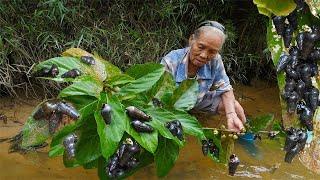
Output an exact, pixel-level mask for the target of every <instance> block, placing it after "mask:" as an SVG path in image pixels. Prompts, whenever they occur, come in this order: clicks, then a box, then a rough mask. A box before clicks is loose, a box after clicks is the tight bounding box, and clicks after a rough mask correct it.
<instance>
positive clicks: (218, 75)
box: [213, 58, 232, 96]
mask: <svg viewBox="0 0 320 180" xmlns="http://www.w3.org/2000/svg"><path fill="white" fill-rule="evenodd" d="M214 77H215V78H214V80H213V82H214V85H215V86H217V89H216V94H215V95H216V96H220V95H221V94H223V93H224V92H227V91H230V90H232V86H231V84H230V80H229V77H228V75H227V73H226V70H225V68H224V65H223V62H222V59H221V58H218V59H217V64H216V67H215V76H214Z"/></svg>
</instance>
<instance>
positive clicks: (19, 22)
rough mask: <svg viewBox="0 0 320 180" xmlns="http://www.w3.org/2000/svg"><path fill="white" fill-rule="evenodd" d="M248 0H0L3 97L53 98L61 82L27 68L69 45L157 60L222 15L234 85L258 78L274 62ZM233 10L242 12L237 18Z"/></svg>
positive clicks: (133, 60) (119, 61)
mask: <svg viewBox="0 0 320 180" xmlns="http://www.w3.org/2000/svg"><path fill="white" fill-rule="evenodd" d="M250 3H251V2H250V1H248V2H247V3H244V2H241V3H238V2H237V1H235V2H232V1H221V0H213V1H208V0H192V1H186V0H171V1H163V0H155V1H142V0H137V1H125V0H118V1H115V0H111V1H107V0H92V1H89V0H78V1H75V0H30V1H27V2H26V1H23V0H3V1H2V2H1V3H0V27H1V29H0V80H1V81H0V95H1V94H2V95H10V96H18V94H19V92H24V93H25V94H26V95H27V96H37V93H35V92H36V91H37V90H38V89H42V90H43V91H44V92H45V94H46V95H48V96H52V95H54V94H55V93H56V92H57V90H59V86H58V85H56V84H52V83H50V82H47V81H38V80H36V79H34V78H33V77H31V76H30V68H32V66H33V65H34V64H35V63H37V62H39V61H43V60H46V59H49V58H51V57H54V56H58V55H59V54H60V53H61V52H62V51H64V50H65V49H67V48H70V47H80V48H82V49H85V50H87V51H96V52H97V53H99V54H100V55H102V56H103V57H105V58H106V59H108V60H109V61H111V62H112V63H114V64H116V65H117V66H119V67H120V68H121V69H126V68H128V67H129V66H131V65H132V64H137V63H145V62H150V61H159V60H160V59H161V57H162V56H163V55H165V54H166V53H168V52H169V51H170V50H173V49H177V48H182V47H185V46H186V44H187V40H188V37H189V35H190V34H191V32H192V31H193V30H194V29H195V27H196V25H197V24H198V23H199V22H201V21H203V20H206V19H211V20H218V21H220V22H222V23H223V24H225V26H226V27H227V31H228V37H229V38H228V39H227V41H226V44H225V46H224V50H223V57H224V62H225V66H226V69H227V71H228V74H229V75H230V77H231V78H232V79H233V80H234V82H238V81H242V82H249V81H250V79H251V78H254V77H252V74H254V73H252V71H253V70H254V72H255V74H258V75H259V72H263V73H265V71H266V72H268V73H269V74H272V73H273V69H272V63H269V61H267V58H266V57H265V56H264V54H263V50H264V49H265V48H266V43H265V35H261V34H265V28H264V27H265V24H264V23H265V21H266V19H264V18H265V17H263V16H262V15H259V13H258V11H257V9H256V7H255V6H250ZM243 4H247V5H248V7H244V5H243ZM251 4H252V3H251ZM252 5H253V4H252ZM241 8H243V9H241ZM234 12H239V13H240V15H241V16H238V15H233V13H234ZM239 17H241V18H239ZM273 78H274V77H272V76H271V77H270V79H273ZM246 79H247V80H246ZM35 89H37V90H35Z"/></svg>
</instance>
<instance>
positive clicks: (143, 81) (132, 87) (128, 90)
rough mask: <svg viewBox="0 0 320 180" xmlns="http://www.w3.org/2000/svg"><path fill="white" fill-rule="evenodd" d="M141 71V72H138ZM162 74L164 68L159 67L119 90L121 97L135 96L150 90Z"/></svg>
mask: <svg viewBox="0 0 320 180" xmlns="http://www.w3.org/2000/svg"><path fill="white" fill-rule="evenodd" d="M140 71H141V70H140ZM163 73H164V68H163V67H162V66H160V67H159V68H157V69H155V70H154V71H152V72H150V73H147V74H145V75H144V76H142V77H140V78H139V79H136V80H135V81H133V82H131V83H129V84H127V85H125V86H123V87H122V88H121V90H120V95H121V96H128V95H135V94H138V93H141V92H144V91H147V90H149V89H151V88H152V87H153V86H154V85H155V84H156V82H157V81H158V80H159V79H160V78H161V76H162V74H163Z"/></svg>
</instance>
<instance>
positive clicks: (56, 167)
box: [0, 82, 320, 179]
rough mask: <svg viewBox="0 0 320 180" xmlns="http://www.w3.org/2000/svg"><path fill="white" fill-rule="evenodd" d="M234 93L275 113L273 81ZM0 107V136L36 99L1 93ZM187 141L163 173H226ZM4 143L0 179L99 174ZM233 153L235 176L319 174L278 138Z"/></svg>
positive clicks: (12, 129) (249, 106) (253, 107)
mask: <svg viewBox="0 0 320 180" xmlns="http://www.w3.org/2000/svg"><path fill="white" fill-rule="evenodd" d="M235 89H236V90H235V91H236V95H237V98H238V100H239V102H240V103H241V104H242V105H243V107H244V108H245V111H246V113H247V114H249V115H252V116H255V115H261V114H266V113H274V114H275V117H276V118H278V119H279V118H280V117H281V115H280V105H279V91H278V89H277V87H276V86H274V85H267V84H266V83H262V82H257V83H256V84H255V85H254V86H253V87H246V86H238V87H237V86H236V87H235ZM0 101H1V104H0V113H4V114H5V115H6V116H8V123H7V124H3V122H2V121H0V138H3V137H10V136H13V135H15V134H16V133H17V132H18V131H19V129H20V128H21V127H22V126H21V124H19V123H14V122H13V121H12V120H19V121H21V122H23V121H24V120H25V119H26V117H27V116H28V115H29V114H30V112H31V111H32V109H33V107H34V106H35V105H36V104H37V103H38V102H37V101H28V102H21V101H17V100H14V101H13V100H9V99H1V100H0ZM219 118H220V117H204V118H202V119H201V123H202V124H203V125H204V126H207V127H213V126H214V125H217V124H221V123H223V122H222V121H220V120H219ZM187 142H188V143H187V145H186V146H185V147H184V148H183V149H182V150H181V152H180V157H179V159H178V161H177V163H176V165H175V167H174V168H173V169H172V171H171V172H170V173H169V175H168V176H167V177H166V178H165V179H229V178H231V177H230V176H228V171H227V167H226V166H225V165H222V164H215V163H213V162H212V160H210V159H209V158H206V157H204V156H203V155H202V152H201V146H200V144H199V143H198V142H197V140H196V139H195V138H193V137H187ZM8 147H9V144H7V143H0V171H1V173H0V179H28V178H29V179H89V178H90V179H98V177H97V174H96V170H84V169H83V168H81V167H77V168H64V166H63V162H62V158H54V159H50V158H48V155H47V149H43V150H42V151H41V152H39V153H29V154H26V155H20V154H17V153H12V154H8ZM235 153H236V154H237V156H238V157H239V158H240V161H241V164H240V165H239V167H238V171H237V173H236V174H235V177H234V178H235V179H237V178H241V179H248V178H254V179H255V178H264V179H320V176H319V175H316V174H314V173H312V172H310V171H308V170H307V169H306V168H305V167H304V166H303V165H302V164H301V163H300V161H299V160H298V159H297V158H295V159H294V160H293V163H292V164H287V163H285V162H284V161H283V159H284V155H285V153H284V151H283V150H282V149H281V145H280V142H278V141H277V140H266V139H262V141H256V142H255V143H248V142H246V141H243V140H239V141H238V142H237V143H236V144H235ZM129 179H157V177H156V171H155V166H154V165H151V166H148V167H145V168H144V169H143V170H141V171H139V172H137V173H136V174H135V175H134V176H132V177H130V178H129Z"/></svg>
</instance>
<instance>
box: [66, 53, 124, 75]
mask: <svg viewBox="0 0 320 180" xmlns="http://www.w3.org/2000/svg"><path fill="white" fill-rule="evenodd" d="M62 55H63V56H67V57H75V58H77V59H80V57H81V56H92V57H94V59H95V62H96V63H95V65H90V66H87V67H90V69H91V70H92V71H93V72H94V73H92V74H91V75H93V76H94V77H97V79H99V80H100V81H104V80H105V79H106V78H107V77H110V76H113V75H116V74H120V73H121V71H120V69H119V68H118V67H116V66H114V65H113V64H111V63H110V62H108V61H106V60H104V59H103V58H102V57H101V56H99V55H98V54H96V53H94V55H93V54H91V53H89V52H87V51H85V50H82V49H80V48H70V49H67V50H66V51H65V52H63V53H62Z"/></svg>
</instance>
